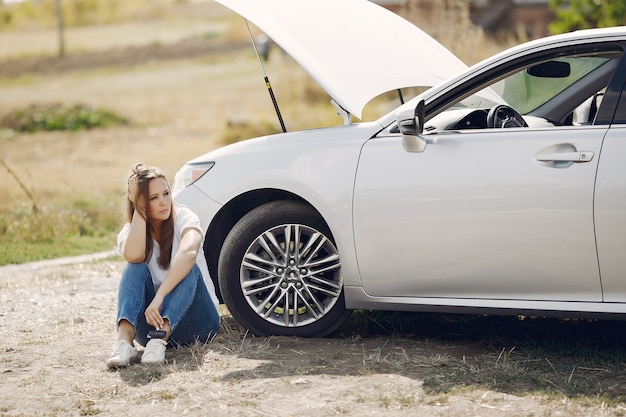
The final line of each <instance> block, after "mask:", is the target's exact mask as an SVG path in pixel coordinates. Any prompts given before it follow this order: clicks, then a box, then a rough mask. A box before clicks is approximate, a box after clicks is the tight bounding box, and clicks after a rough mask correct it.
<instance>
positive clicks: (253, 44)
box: [244, 19, 287, 133]
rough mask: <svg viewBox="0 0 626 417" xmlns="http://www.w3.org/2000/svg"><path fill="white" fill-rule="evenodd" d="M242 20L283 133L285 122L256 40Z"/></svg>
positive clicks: (285, 130) (284, 131)
mask: <svg viewBox="0 0 626 417" xmlns="http://www.w3.org/2000/svg"><path fill="white" fill-rule="evenodd" d="M244 20H245V21H246V27H247V28H248V34H249V35H250V40H251V41H252V46H253V47H254V53H255V54H256V58H257V59H258V60H259V64H261V70H263V76H264V77H265V85H266V86H267V91H268V92H269V93H270V98H271V99H272V103H273V104H274V110H276V115H277V116H278V121H279V122H280V127H281V128H282V129H283V133H287V129H285V123H284V122H283V116H282V115H281V114H280V109H279V108H278V102H277V101H276V97H274V91H272V85H271V84H270V79H269V78H268V77H267V73H266V72H265V66H264V65H263V61H261V57H260V56H259V50H258V49H257V47H256V42H254V38H253V37H252V31H251V30H250V24H249V23H248V19H244Z"/></svg>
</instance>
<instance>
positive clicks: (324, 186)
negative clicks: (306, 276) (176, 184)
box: [176, 122, 382, 284]
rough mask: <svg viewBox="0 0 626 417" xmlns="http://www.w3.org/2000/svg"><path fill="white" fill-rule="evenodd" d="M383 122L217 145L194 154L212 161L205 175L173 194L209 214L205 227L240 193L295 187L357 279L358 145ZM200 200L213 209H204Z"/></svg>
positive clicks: (348, 272) (350, 279)
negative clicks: (355, 204)
mask: <svg viewBox="0 0 626 417" xmlns="http://www.w3.org/2000/svg"><path fill="white" fill-rule="evenodd" d="M381 128H382V127H381V126H380V125H379V124H378V123H376V122H370V123H360V124H358V125H357V124H355V125H350V126H338V127H334V128H327V129H315V130H308V131H303V132H296V133H287V134H281V135H274V136H267V137H262V138H256V139H252V140H246V141H243V142H239V143H236V144H233V145H229V146H226V147H224V148H220V149H218V150H216V151H213V152H210V153H209V154H206V155H204V156H201V157H198V158H196V159H195V160H194V161H202V160H215V161H216V163H215V166H214V167H213V168H212V169H211V171H209V172H208V174H207V175H204V176H203V177H202V178H200V179H199V180H198V181H196V182H195V183H194V184H192V185H191V186H189V187H187V188H186V189H184V190H183V191H182V192H181V193H179V194H177V195H176V201H177V202H180V203H184V204H185V205H187V206H191V207H190V208H194V207H197V208H198V210H199V212H200V213H202V214H201V220H204V219H205V218H207V219H209V222H206V223H205V222H204V221H203V222H202V224H203V225H206V226H207V228H208V227H209V225H210V221H212V219H214V216H215V214H216V213H217V212H219V209H220V208H221V207H223V206H224V205H225V204H226V203H227V202H229V201H231V200H233V199H235V198H236V197H238V196H240V195H242V194H244V193H248V192H253V191H254V190H263V189H275V190H281V191H284V192H289V193H293V194H294V195H297V196H299V197H300V198H302V199H303V200H305V201H307V202H308V203H309V204H311V206H313V207H314V208H315V209H316V210H317V211H318V212H319V213H320V215H321V216H322V217H323V218H324V219H327V223H328V225H329V227H330V229H331V232H332V234H333V236H334V238H335V243H336V245H337V247H338V249H339V252H340V255H341V259H342V260H343V261H344V264H343V265H342V270H343V273H344V276H345V278H344V279H345V281H346V282H349V283H351V284H359V283H360V278H359V274H358V271H357V270H356V259H355V252H354V240H353V238H352V208H351V206H352V187H353V184H354V173H355V172H356V166H357V164H358V158H359V149H360V147H361V145H362V144H363V143H364V142H365V141H366V140H367V139H368V138H370V137H372V136H374V135H375V134H376V133H378V131H380V130H381ZM268 156H271V161H272V162H271V164H268V158H267V157H268ZM225 178H227V179H228V180H227V181H226V180H224V179H225ZM212 202H215V203H217V204H213V203H212ZM207 203H208V204H207ZM204 204H207V207H212V211H214V213H211V214H208V212H207V207H204Z"/></svg>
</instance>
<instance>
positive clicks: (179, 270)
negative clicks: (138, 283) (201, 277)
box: [145, 228, 202, 330]
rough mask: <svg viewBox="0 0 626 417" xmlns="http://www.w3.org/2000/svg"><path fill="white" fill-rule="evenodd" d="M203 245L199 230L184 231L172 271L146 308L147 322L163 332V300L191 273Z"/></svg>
mask: <svg viewBox="0 0 626 417" xmlns="http://www.w3.org/2000/svg"><path fill="white" fill-rule="evenodd" d="M201 243H202V234H201V233H200V231H199V230H198V229H194V228H188V229H185V230H183V234H182V237H181V241H180V247H179V248H178V251H177V252H176V254H174V256H173V257H172V261H171V263H170V269H169V271H168V272H167V275H166V276H165V279H164V280H163V282H162V283H161V286H160V287H159V290H158V291H157V293H156V295H155V296H154V299H153V300H152V302H151V303H150V305H149V306H148V308H146V313H145V314H146V321H147V322H148V324H149V325H151V326H153V327H155V328H156V329H157V330H161V329H162V327H163V324H164V322H163V318H162V317H161V307H162V305H163V299H164V298H165V296H166V295H167V294H169V293H170V291H172V290H173V289H174V288H175V287H176V286H177V285H178V283H179V282H181V281H182V280H183V279H185V277H186V276H187V275H188V274H189V271H191V269H192V268H193V266H194V265H195V263H196V257H197V256H198V250H200V245H201Z"/></svg>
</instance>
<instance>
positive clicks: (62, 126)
mask: <svg viewBox="0 0 626 417" xmlns="http://www.w3.org/2000/svg"><path fill="white" fill-rule="evenodd" d="M116 124H128V120H127V119H125V118H124V117H122V116H120V115H119V114H116V113H115V112H113V111H111V110H108V109H92V108H90V107H89V106H86V105H84V104H74V105H71V106H69V105H66V104H63V103H53V104H31V105H29V106H27V107H25V108H20V109H17V110H14V111H12V112H11V113H9V114H7V115H6V116H5V117H3V118H2V120H1V121H0V127H2V128H8V129H12V130H15V131H18V132H29V133H32V132H37V131H47V132H51V131H55V130H68V131H72V132H75V131H77V130H81V129H94V128H98V127H108V126H111V125H116Z"/></svg>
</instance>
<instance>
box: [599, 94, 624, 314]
mask: <svg viewBox="0 0 626 417" xmlns="http://www.w3.org/2000/svg"><path fill="white" fill-rule="evenodd" d="M625 139H626V97H624V94H623V93H622V94H621V96H620V100H619V106H618V110H617V112H616V116H615V120H614V122H613V124H612V125H611V128H610V130H609V132H608V133H607V135H606V138H605V140H604V143H603V145H602V154H601V155H600V161H599V167H598V175H597V181H596V193H595V202H594V208H595V212H594V214H595V224H596V239H597V245H598V260H599V264H600V274H601V278H602V289H603V294H604V301H605V302H611V303H616V302H621V303H624V302H626V279H625V277H626V258H625V257H624V254H626V170H625V169H624V158H626V140H625Z"/></svg>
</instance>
